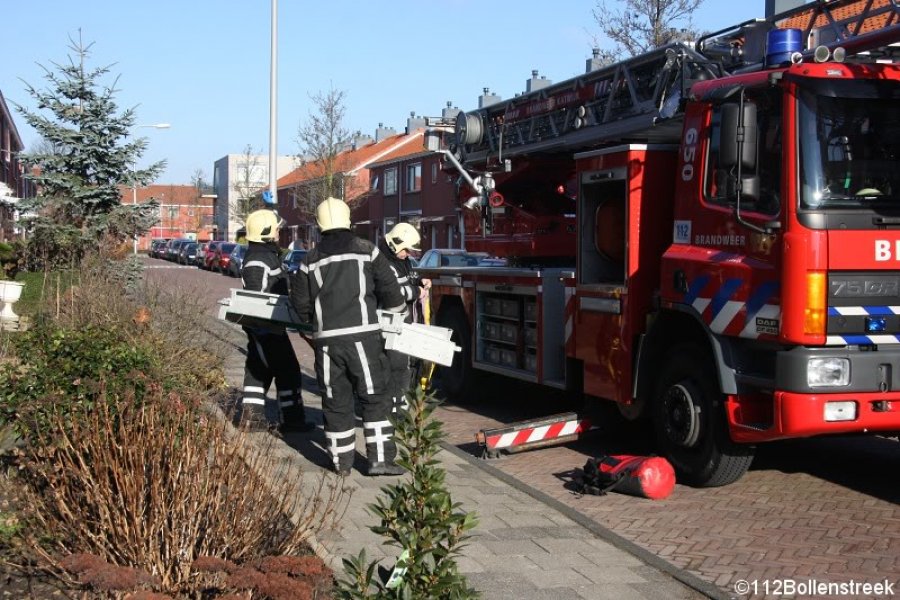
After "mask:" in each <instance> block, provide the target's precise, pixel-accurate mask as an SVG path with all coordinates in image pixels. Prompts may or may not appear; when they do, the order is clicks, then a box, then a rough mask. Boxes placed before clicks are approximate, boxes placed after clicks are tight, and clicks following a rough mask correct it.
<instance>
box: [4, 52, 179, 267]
mask: <svg viewBox="0 0 900 600" xmlns="http://www.w3.org/2000/svg"><path fill="white" fill-rule="evenodd" d="M92 45H93V44H89V45H87V46H85V45H84V44H83V43H82V42H81V40H80V39H79V40H78V41H77V42H76V41H74V40H72V39H71V38H70V45H69V49H70V50H71V51H72V53H71V54H70V55H69V57H68V63H67V64H57V63H53V65H54V67H55V68H56V70H55V71H51V70H50V69H47V68H46V67H43V66H42V68H43V69H44V71H45V76H44V78H45V79H46V80H47V82H48V86H47V88H46V89H37V88H35V87H33V86H32V85H30V84H28V83H26V91H27V92H28V93H29V94H30V95H31V97H32V98H34V100H35V103H36V111H34V112H32V111H30V110H28V109H26V108H25V107H22V106H19V107H18V110H19V112H20V113H21V114H22V115H23V116H24V118H25V121H26V122H27V123H28V124H29V125H31V126H32V127H33V128H34V129H35V130H36V131H37V132H38V133H39V134H40V135H41V137H42V138H43V140H44V143H43V144H40V145H39V146H38V149H37V151H36V152H33V153H28V154H23V155H22V160H23V161H24V162H25V163H26V164H29V165H32V166H35V167H38V170H37V171H36V172H34V173H32V174H31V175H29V178H30V179H32V180H34V181H35V183H36V184H37V186H38V195H37V196H36V197H34V198H31V199H29V200H28V201H26V202H23V203H22V210H23V212H24V213H25V214H26V215H27V216H26V217H25V218H24V221H25V226H26V227H27V228H28V229H29V230H30V239H29V246H30V250H31V252H30V253H29V254H31V255H32V257H34V256H40V257H41V259H40V260H41V261H43V262H44V265H43V266H53V265H55V264H58V263H59V262H68V260H69V259H76V260H77V259H78V258H79V257H80V256H81V255H82V254H83V253H84V252H86V251H89V250H91V249H92V248H96V247H98V246H99V244H100V243H101V242H102V241H105V240H109V239H112V240H118V241H124V240H127V239H131V238H133V237H134V236H136V235H142V234H144V233H146V232H147V231H148V230H149V228H150V227H151V226H152V225H153V224H154V223H155V221H156V218H157V213H158V204H157V203H156V202H155V201H151V202H149V203H145V204H140V205H137V206H133V205H123V204H122V203H121V188H122V187H129V188H130V187H131V186H132V185H146V184H148V183H150V182H151V181H153V179H154V178H156V177H157V176H158V175H159V173H160V172H161V171H162V169H163V168H164V167H165V162H164V161H160V162H157V163H155V164H153V165H151V166H149V167H148V168H146V169H140V170H134V169H133V165H135V164H136V162H137V159H138V158H140V156H141V155H142V154H143V153H144V151H145V150H146V147H147V140H146V138H131V137H130V130H131V129H132V128H133V127H134V125H135V118H136V115H135V111H134V109H133V108H131V109H127V110H125V111H124V112H122V113H121V114H120V113H119V109H118V106H117V105H116V103H115V100H114V98H115V95H116V93H117V92H118V91H119V90H117V89H116V87H115V84H116V82H117V81H118V78H116V80H115V81H114V82H113V85H111V86H104V85H103V83H102V79H103V78H104V76H106V75H107V74H108V73H109V71H110V68H109V67H98V68H91V69H89V68H88V67H86V66H85V62H86V60H87V58H88V56H89V54H90V49H91V46H92ZM43 112H46V113H49V114H47V115H46V116H45V115H44V114H42V113H43Z"/></svg>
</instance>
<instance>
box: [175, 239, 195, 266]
mask: <svg viewBox="0 0 900 600" xmlns="http://www.w3.org/2000/svg"><path fill="white" fill-rule="evenodd" d="M196 258H197V242H186V243H184V244H182V245H181V248H180V249H179V250H178V262H179V263H180V264H182V265H192V264H194V260H195V259H196Z"/></svg>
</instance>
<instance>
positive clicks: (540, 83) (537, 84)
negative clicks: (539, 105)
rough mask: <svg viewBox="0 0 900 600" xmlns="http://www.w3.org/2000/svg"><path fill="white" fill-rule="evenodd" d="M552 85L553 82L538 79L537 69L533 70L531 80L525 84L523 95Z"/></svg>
mask: <svg viewBox="0 0 900 600" xmlns="http://www.w3.org/2000/svg"><path fill="white" fill-rule="evenodd" d="M552 83H553V82H552V81H550V80H549V79H547V78H546V77H543V76H541V77H538V72H537V69H534V70H533V71H532V72H531V79H529V80H528V81H526V82H525V93H526V94H528V93H530V92H535V91H537V90H539V89H542V88H545V87H547V86H549V85H550V84H552Z"/></svg>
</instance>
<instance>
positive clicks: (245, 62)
mask: <svg viewBox="0 0 900 600" xmlns="http://www.w3.org/2000/svg"><path fill="white" fill-rule="evenodd" d="M609 2H610V4H612V2H613V0H609ZM595 6H596V2H595V0H555V1H552V2H548V1H537V0H517V1H512V0H443V1H440V2H438V1H434V0H380V1H377V2H366V1H353V0H330V1H328V2H320V1H317V2H312V1H308V0H307V1H304V0H279V3H278V24H279V28H278V42H279V43H278V63H279V66H278V67H279V68H278V88H279V89H278V150H279V154H283V155H292V154H297V153H298V151H299V148H298V146H297V142H296V137H297V135H296V133H297V129H298V127H299V126H300V124H301V123H303V122H305V121H306V119H307V118H308V115H309V112H310V110H311V108H312V102H311V101H310V95H314V94H316V93H318V92H324V91H327V90H328V89H329V88H330V87H333V88H334V89H338V90H343V91H344V92H345V93H346V108H347V118H346V125H347V127H348V128H349V129H351V130H357V129H358V130H361V131H362V132H363V133H368V134H370V135H374V132H375V129H376V127H377V126H378V124H379V123H384V125H385V126H388V127H393V128H395V129H396V130H397V131H402V130H403V128H404V127H405V126H406V119H407V118H408V116H409V114H410V112H412V111H415V112H416V114H417V115H428V116H436V115H439V114H440V111H441V109H442V108H443V107H444V106H445V105H446V103H447V102H448V101H452V102H453V105H454V106H457V107H459V108H461V109H463V110H468V109H472V108H474V107H476V106H477V98H478V96H479V95H480V94H481V92H482V89H483V88H485V87H489V88H490V89H491V91H492V92H494V93H496V94H499V95H501V96H502V97H503V98H509V97H512V96H513V95H515V94H516V93H518V92H521V91H523V90H524V89H525V82H526V80H528V79H529V78H530V77H531V71H532V69H537V70H538V71H539V73H540V75H542V76H546V77H547V78H548V79H550V80H552V81H554V82H558V81H562V80H563V79H568V78H570V77H573V76H575V75H578V74H579V73H581V72H583V70H584V64H585V60H586V59H587V58H588V57H589V56H590V54H591V47H592V44H593V36H595V35H598V36H599V27H598V25H597V24H596V22H595V21H594V19H593V16H592V9H593V8H594V7H595ZM763 11H764V0H751V1H749V2H740V3H732V2H725V1H724V0H706V1H705V2H704V4H703V5H702V6H701V8H700V10H699V11H698V13H697V15H696V17H697V18H696V22H697V25H698V26H699V28H701V29H705V30H718V29H721V28H723V27H725V26H728V25H731V24H736V23H738V22H741V21H744V20H747V19H750V18H753V17H762V16H763ZM0 14H2V16H3V20H4V26H3V41H2V50H0V64H2V67H0V91H2V92H3V95H4V96H5V98H6V100H7V103H8V104H10V108H11V109H13V110H14V106H13V103H20V104H24V105H25V106H28V107H31V106H32V104H31V102H32V101H31V98H30V96H28V95H27V94H26V93H25V85H24V83H23V82H22V80H24V81H27V82H28V83H30V84H31V85H33V86H35V87H38V88H44V87H46V82H45V80H44V79H43V71H42V69H41V68H40V66H39V65H43V66H45V67H48V68H52V64H53V63H54V62H57V63H60V62H66V61H67V60H68V58H67V57H68V55H69V54H70V52H69V49H68V45H69V38H70V37H72V38H75V39H77V38H78V35H79V33H78V30H79V28H80V29H81V37H82V39H83V40H84V41H85V42H92V43H93V44H94V45H93V48H92V56H91V57H90V59H89V63H88V65H89V66H93V67H97V66H107V65H112V67H111V71H110V77H109V78H108V80H105V83H106V84H109V85H111V84H112V82H113V76H114V75H118V76H119V80H118V84H117V87H118V89H119V90H120V92H119V93H118V94H117V96H116V98H117V101H118V104H119V106H120V108H124V107H130V106H136V107H137V113H138V120H137V123H139V124H151V123H161V122H166V123H171V128H170V129H168V130H153V129H139V130H137V131H136V132H135V133H136V135H141V136H144V137H147V138H148V139H149V142H150V145H149V149H148V151H147V152H146V154H145V155H144V157H143V158H142V159H141V161H140V163H139V164H140V165H145V164H147V163H149V162H152V161H156V160H161V159H166V160H167V161H168V167H167V169H166V170H165V171H164V172H163V174H162V175H161V176H160V178H159V180H158V183H174V184H187V183H189V182H190V179H191V176H192V174H193V173H194V172H195V171H196V170H197V169H202V170H203V172H204V174H205V176H206V179H207V180H210V178H211V176H212V170H213V163H214V162H215V161H216V160H217V159H218V158H221V157H222V156H224V155H226V154H236V153H241V152H243V150H244V148H245V147H246V146H247V145H248V144H249V145H250V146H251V147H252V148H253V149H254V151H256V152H259V153H260V154H268V147H269V54H270V22H271V16H270V0H251V1H249V2H247V1H245V2H238V1H235V0H231V1H228V0H216V1H213V0H178V1H176V0H153V1H148V0H128V1H127V2H122V1H121V0H81V1H80V2H72V1H71V0H30V1H28V2H25V1H22V0H0ZM607 43H608V42H607ZM601 44H602V38H601ZM14 118H15V119H16V124H17V127H18V129H19V134H20V135H21V136H22V139H23V142H24V143H25V145H26V148H28V147H30V146H31V145H33V144H34V143H35V142H36V141H37V139H38V138H37V134H36V133H35V132H34V131H33V130H31V129H30V128H29V127H28V126H27V125H25V123H24V121H23V119H22V118H21V116H15V117H14ZM279 175H283V173H280V174H279Z"/></svg>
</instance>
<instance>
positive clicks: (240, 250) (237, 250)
mask: <svg viewBox="0 0 900 600" xmlns="http://www.w3.org/2000/svg"><path fill="white" fill-rule="evenodd" d="M246 253H247V246H245V245H244V244H238V245H237V246H235V247H234V250H232V251H231V256H230V257H229V259H228V269H227V271H228V275H230V276H231V277H240V276H241V267H242V266H244V255H245V254H246Z"/></svg>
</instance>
